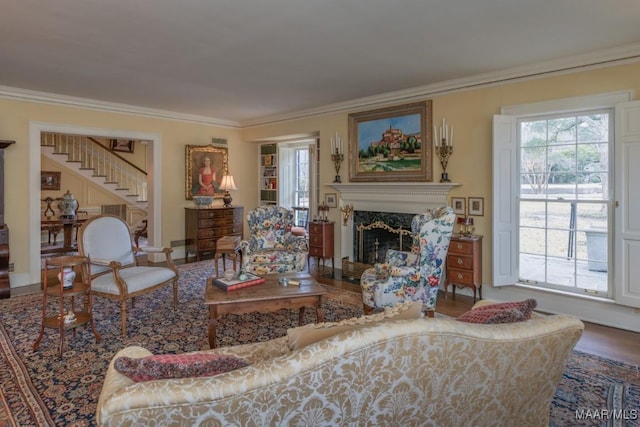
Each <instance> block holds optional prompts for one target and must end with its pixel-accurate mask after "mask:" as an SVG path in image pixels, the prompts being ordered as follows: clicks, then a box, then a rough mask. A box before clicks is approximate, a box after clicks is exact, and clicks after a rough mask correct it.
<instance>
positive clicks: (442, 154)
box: [433, 117, 453, 182]
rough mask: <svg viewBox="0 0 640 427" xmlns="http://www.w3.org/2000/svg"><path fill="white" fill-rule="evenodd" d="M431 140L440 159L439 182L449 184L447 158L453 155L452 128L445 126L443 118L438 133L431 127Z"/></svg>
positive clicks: (434, 127)
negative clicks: (440, 172)
mask: <svg viewBox="0 0 640 427" xmlns="http://www.w3.org/2000/svg"><path fill="white" fill-rule="evenodd" d="M433 140H434V143H435V146H436V147H435V148H436V154H437V155H438V157H439V158H440V165H441V166H442V175H441V177H440V182H451V181H450V180H449V174H448V173H447V165H448V164H449V157H451V155H452V154H453V126H447V124H446V122H445V119H444V117H443V118H442V126H440V132H438V130H437V129H436V126H435V125H433Z"/></svg>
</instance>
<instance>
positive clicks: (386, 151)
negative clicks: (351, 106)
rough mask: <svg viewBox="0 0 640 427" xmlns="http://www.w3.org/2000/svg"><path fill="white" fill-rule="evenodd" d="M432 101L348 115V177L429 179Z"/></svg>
mask: <svg viewBox="0 0 640 427" xmlns="http://www.w3.org/2000/svg"><path fill="white" fill-rule="evenodd" d="M431 104H432V103H431V101H430V100H428V101H424V102H416V103H412V104H405V105H399V106H395V107H388V108H382V109H378V110H371V111H364V112H360V113H353V114H349V180H350V181H354V182H357V181H370V182H372V181H396V182H401V181H432V180H433V155H432V153H431V151H432V146H433V142H432V140H431V132H428V129H431V127H432V117H431V111H432V110H431Z"/></svg>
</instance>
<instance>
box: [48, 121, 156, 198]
mask: <svg viewBox="0 0 640 427" xmlns="http://www.w3.org/2000/svg"><path fill="white" fill-rule="evenodd" d="M41 145H42V146H49V147H54V152H55V154H66V155H67V162H77V163H80V169H85V170H91V171H93V176H94V177H104V180H105V183H112V184H115V185H116V190H122V191H127V194H128V195H131V196H136V197H137V200H138V201H147V200H148V199H147V175H146V173H145V172H144V171H142V170H140V169H139V168H137V167H136V166H134V165H132V164H131V163H129V162H127V161H126V160H125V159H123V158H121V157H120V156H118V155H117V154H115V153H113V152H112V151H110V150H109V149H107V148H106V147H105V146H103V145H102V144H100V143H98V142H97V141H95V140H94V139H92V138H91V137H86V136H77V135H64V134H55V133H43V134H42V138H41Z"/></svg>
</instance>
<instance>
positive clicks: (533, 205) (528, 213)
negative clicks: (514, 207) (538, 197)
mask: <svg viewBox="0 0 640 427" xmlns="http://www.w3.org/2000/svg"><path fill="white" fill-rule="evenodd" d="M545 209H546V206H545V202H531V201H522V202H520V225H521V226H522V227H538V228H544V227H545V226H546V224H547V223H546V215H547V214H546V210H545Z"/></svg>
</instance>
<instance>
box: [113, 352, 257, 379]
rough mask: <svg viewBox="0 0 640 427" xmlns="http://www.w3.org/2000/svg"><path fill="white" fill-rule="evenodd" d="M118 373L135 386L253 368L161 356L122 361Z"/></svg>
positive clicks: (206, 356) (228, 360)
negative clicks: (154, 381) (138, 383)
mask: <svg viewBox="0 0 640 427" xmlns="http://www.w3.org/2000/svg"><path fill="white" fill-rule="evenodd" d="M113 366H114V368H116V370H117V371H118V372H120V373H122V374H124V375H126V376H128V377H129V378H131V379H132V380H133V381H135V382H141V381H152V380H162V379H168V378H191V377H206V376H213V375H218V374H222V373H224V372H229V371H233V370H234V369H239V368H243V367H245V366H249V364H248V363H247V362H246V361H244V360H242V359H239V358H237V357H233V356H228V355H223V354H210V353H190V354H158V355H153V356H147V357H140V358H133V357H125V356H123V357H118V358H117V359H116V360H115V362H114V363H113Z"/></svg>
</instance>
